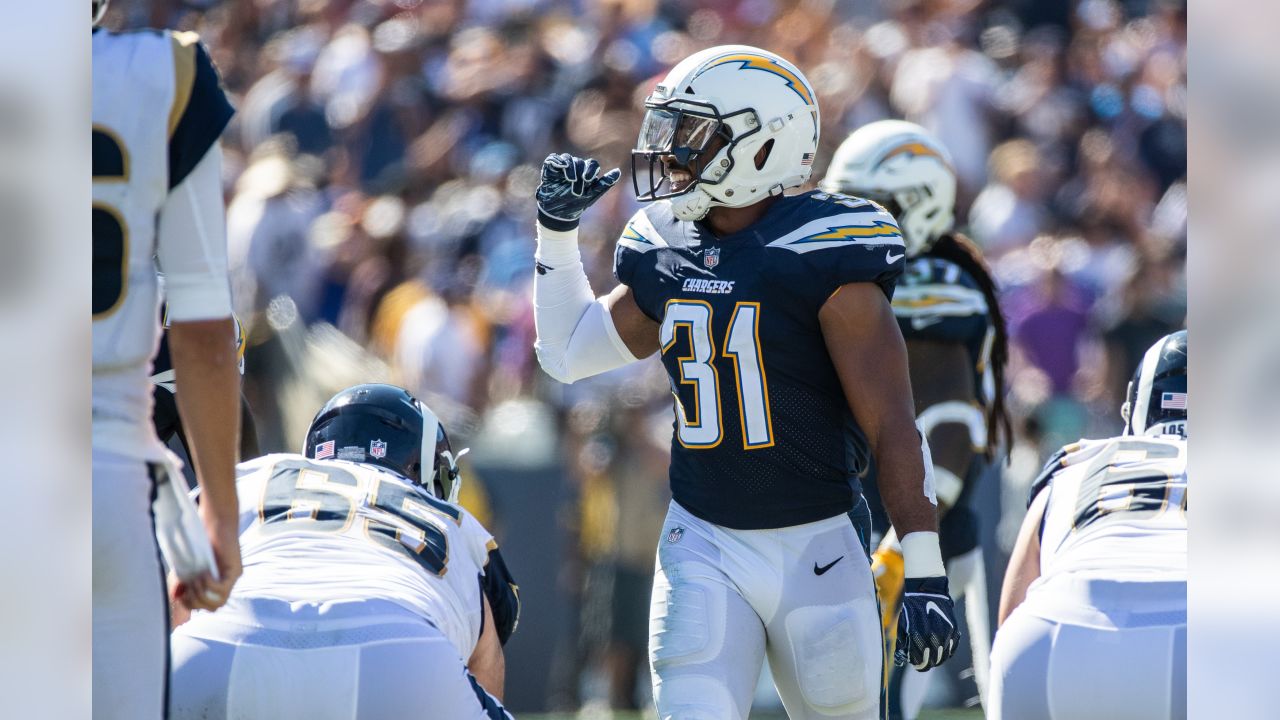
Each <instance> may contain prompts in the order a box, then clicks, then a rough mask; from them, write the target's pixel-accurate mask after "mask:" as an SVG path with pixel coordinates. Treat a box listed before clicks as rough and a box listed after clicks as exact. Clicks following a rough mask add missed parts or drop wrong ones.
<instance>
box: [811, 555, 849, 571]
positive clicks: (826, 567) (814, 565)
mask: <svg viewBox="0 0 1280 720" xmlns="http://www.w3.org/2000/svg"><path fill="white" fill-rule="evenodd" d="M843 559H844V556H843V555H841V556H840V557H838V558H836V559H835V560H832V561H831V562H829V563H827V564H826V565H823V566H822V567H818V563H816V562H815V563H814V564H813V574H814V575H821V574H823V573H825V572H826V571H828V570H830V569H831V568H833V567H835V564H836V563H838V562H840V561H841V560H843Z"/></svg>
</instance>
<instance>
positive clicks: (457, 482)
mask: <svg viewBox="0 0 1280 720" xmlns="http://www.w3.org/2000/svg"><path fill="white" fill-rule="evenodd" d="M469 452H471V448H462V449H461V450H459V451H458V454H457V455H454V454H453V453H452V452H450V451H448V450H445V451H444V452H442V453H440V457H442V458H444V460H445V462H447V463H449V478H450V481H449V497H447V498H444V500H445V501H446V502H449V503H451V504H454V505H456V504H458V493H459V491H460V490H461V489H462V474H461V473H459V472H458V461H459V460H461V459H462V456H463V455H466V454H467V453H469Z"/></svg>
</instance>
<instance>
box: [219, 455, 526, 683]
mask: <svg viewBox="0 0 1280 720" xmlns="http://www.w3.org/2000/svg"><path fill="white" fill-rule="evenodd" d="M238 474H239V478H238V480H237V491H238V493H239V499H240V547H241V555H242V558H243V563H244V575H243V576H242V577H241V578H240V580H239V582H237V583H236V586H235V589H234V590H233V591H232V597H233V598H269V599H274V600H284V601H287V602H308V603H324V602H350V601H358V600H366V599H380V600H386V601H389V602H393V603H395V604H397V605H400V606H401V607H403V608H405V609H407V610H409V611H410V612H413V613H415V614H417V615H419V616H420V617H422V618H424V619H425V620H427V621H428V622H430V623H431V624H432V625H434V626H435V627H436V628H437V629H439V630H440V631H441V632H442V633H444V634H445V635H446V636H447V637H448V638H449V640H450V642H452V643H453V645H454V647H455V648H457V650H458V654H459V656H460V657H461V658H463V659H464V660H465V659H466V658H468V657H470V655H471V653H472V651H473V650H474V649H475V645H476V642H477V640H478V639H479V637H480V631H481V628H482V623H483V622H485V620H484V619H483V618H482V600H481V593H483V594H484V595H485V596H487V597H488V598H489V604H490V606H491V607H492V609H493V617H492V618H491V619H490V621H491V622H494V623H495V625H496V628H497V630H498V636H499V639H500V640H501V641H503V642H505V641H506V639H507V637H508V636H509V635H510V634H511V632H512V631H513V630H514V629H515V624H516V622H517V620H518V617H519V602H520V601H519V595H518V590H517V588H516V585H515V583H514V582H513V581H512V579H511V576H510V574H509V573H508V572H507V569H506V566H505V564H504V563H503V561H502V556H501V555H500V554H499V553H498V545H497V543H496V542H495V541H494V539H493V536H492V535H490V534H489V532H488V531H486V530H485V529H484V527H483V526H481V525H480V523H479V522H478V521H477V520H476V519H475V518H474V517H472V515H471V514H470V513H468V512H467V511H466V510H465V509H463V508H461V507H459V506H457V505H453V504H451V503H447V502H445V501H443V500H439V499H437V498H435V497H434V496H432V495H430V494H429V493H428V492H427V491H426V490H425V489H423V488H421V487H419V486H417V485H414V484H412V483H410V482H409V481H408V480H406V479H404V478H402V477H400V476H399V475H396V474H394V473H390V472H387V471H384V470H382V469H381V468H378V467H376V466H372V465H365V464H358V463H352V462H346V461H342V460H311V459H308V458H305V457H303V456H301V455H293V454H277V455H266V456H263V457H260V458H257V459H255V460H251V461H249V462H246V463H241V464H240V466H239V467H238Z"/></svg>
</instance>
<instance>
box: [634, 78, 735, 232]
mask: <svg viewBox="0 0 1280 720" xmlns="http://www.w3.org/2000/svg"><path fill="white" fill-rule="evenodd" d="M645 107H646V108H647V110H646V112H645V116H644V121H643V122H642V123H641V126H640V136H639V138H638V139H637V141H636V148H635V149H634V150H632V151H631V182H632V185H633V187H634V188H635V192H636V198H637V199H639V200H640V201H641V202H651V201H654V200H673V202H672V208H673V210H674V212H675V214H676V217H678V218H679V219H681V220H701V219H702V218H703V217H705V216H706V213H707V211H708V210H710V209H711V206H712V204H723V203H718V202H716V201H715V199H714V198H712V197H711V196H710V195H709V194H707V192H706V190H705V188H706V187H707V186H715V185H719V184H720V183H721V182H723V181H724V179H725V178H726V177H728V176H729V174H730V173H731V172H732V171H733V167H734V164H735V162H736V160H735V158H734V153H733V150H734V148H735V147H737V146H738V144H739V143H741V142H742V141H743V140H744V139H746V138H747V137H748V136H750V135H752V134H754V133H757V132H759V131H760V121H759V118H758V117H757V116H756V113H755V111H754V110H752V109H751V108H745V109H742V110H739V111H737V112H734V113H730V114H728V115H722V114H721V113H720V111H719V110H718V109H717V108H716V107H715V106H714V105H712V104H710V103H703V102H700V101H697V100H691V99H688V98H679V99H676V100H671V101H667V102H647V103H645ZM735 128H736V129H735ZM717 139H719V140H720V141H721V142H720V144H719V145H717V143H716V141H717ZM673 169H674V170H677V171H685V172H688V173H689V174H690V175H691V176H692V177H691V178H690V179H689V180H688V181H687V184H685V185H684V186H683V187H679V188H677V187H676V182H677V181H676V180H674V179H673V178H672V170H673ZM642 175H643V176H644V177H645V178H646V182H645V183H644V188H645V189H642V184H641V180H640V178H641V176H642ZM681 198H684V199H683V200H681Z"/></svg>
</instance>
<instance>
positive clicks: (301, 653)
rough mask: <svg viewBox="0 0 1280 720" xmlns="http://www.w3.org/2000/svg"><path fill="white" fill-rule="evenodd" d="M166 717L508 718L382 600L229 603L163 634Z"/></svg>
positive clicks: (433, 641) (432, 637)
mask: <svg viewBox="0 0 1280 720" xmlns="http://www.w3.org/2000/svg"><path fill="white" fill-rule="evenodd" d="M172 686H173V700H172V703H171V710H172V712H171V715H170V717H171V718H173V720H197V719H199V720H242V719H243V720H265V719H266V718H270V719H271V720H317V719H318V718H323V719H324V720H348V719H350V720H356V719H357V718H358V719H359V720H393V719H394V720H399V719H401V718H413V717H421V718H439V719H440V720H445V719H446V718H447V719H448V720H511V716H510V715H508V714H507V713H506V712H505V711H504V710H502V708H501V705H500V704H499V703H498V701H497V700H495V699H493V698H492V697H491V696H489V695H488V694H487V693H485V691H484V690H483V689H481V688H480V686H479V685H478V684H476V682H475V680H474V679H472V678H471V676H470V674H469V673H468V672H467V670H466V668H465V667H464V665H463V664H462V661H461V660H460V659H459V658H458V650H457V648H456V647H454V645H453V643H451V642H449V639H448V638H447V637H445V635H444V634H443V633H442V632H440V631H439V630H438V629H436V628H435V627H434V626H433V625H431V624H430V623H428V622H426V621H425V620H423V619H422V618H421V617H420V616H418V615H416V614H414V613H412V612H410V611H408V610H405V609H404V608H401V607H400V606H399V605H396V604H395V603H392V602H388V601H384V600H364V601H352V602H340V603H339V602H335V603H320V604H315V603H289V602H285V601H282V600H267V599H261V598H253V599H232V601H231V602H228V603H227V605H226V606H225V607H223V608H222V609H220V610H218V611H217V612H216V613H203V612H202V613H196V614H195V615H194V617H193V618H192V620H191V621H190V622H188V623H187V624H185V625H183V626H181V627H179V628H178V629H177V630H176V631H174V634H173V683H172Z"/></svg>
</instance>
